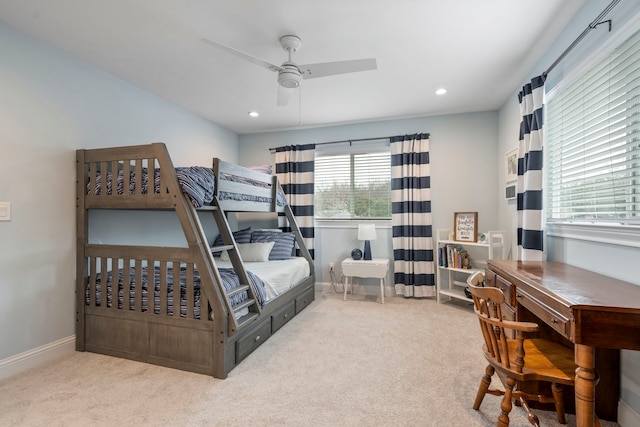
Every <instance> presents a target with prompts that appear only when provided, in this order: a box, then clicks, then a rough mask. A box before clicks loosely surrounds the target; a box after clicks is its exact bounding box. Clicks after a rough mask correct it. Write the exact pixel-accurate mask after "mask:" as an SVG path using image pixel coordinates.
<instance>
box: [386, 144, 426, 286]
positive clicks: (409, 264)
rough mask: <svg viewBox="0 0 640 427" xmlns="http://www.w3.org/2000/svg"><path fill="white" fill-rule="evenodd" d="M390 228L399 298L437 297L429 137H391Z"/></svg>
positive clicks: (395, 281)
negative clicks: (400, 296)
mask: <svg viewBox="0 0 640 427" xmlns="http://www.w3.org/2000/svg"><path fill="white" fill-rule="evenodd" d="M390 149H391V212H392V213H391V225H392V229H393V267H394V283H395V290H396V295H402V296H405V297H432V296H435V295H436V288H435V283H436V281H435V275H434V271H435V270H434V263H433V237H432V236H433V234H432V227H431V177H430V174H431V173H430V165H429V134H415V135H404V136H395V137H392V138H391V146H390Z"/></svg>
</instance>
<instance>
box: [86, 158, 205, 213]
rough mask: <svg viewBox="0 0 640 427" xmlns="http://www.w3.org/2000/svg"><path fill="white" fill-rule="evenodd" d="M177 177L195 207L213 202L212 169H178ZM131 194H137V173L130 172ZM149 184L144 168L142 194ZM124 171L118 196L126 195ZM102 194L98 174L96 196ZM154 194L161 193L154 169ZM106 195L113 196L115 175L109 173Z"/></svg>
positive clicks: (100, 180) (119, 180)
mask: <svg viewBox="0 0 640 427" xmlns="http://www.w3.org/2000/svg"><path fill="white" fill-rule="evenodd" d="M175 170H176V175H177V177H178V182H179V184H180V187H181V188H182V191H183V192H184V193H185V194H186V195H187V196H188V197H189V199H190V200H191V203H192V204H193V206H194V207H196V208H199V207H201V206H203V205H205V204H207V203H211V201H212V200H213V191H214V183H215V175H214V174H213V170H212V169H211V168H205V167H202V166H190V167H180V168H176V169H175ZM129 174H130V177H129V194H135V193H136V181H135V177H136V172H135V171H130V172H129ZM148 182H149V172H148V169H147V168H142V191H141V193H142V194H147V191H148ZM124 186H125V185H124V171H123V170H119V171H118V177H117V178H116V192H117V194H123V193H124ZM91 188H92V186H91V183H89V184H87V194H90V193H91ZM101 192H102V176H101V174H100V173H99V172H98V174H97V175H96V183H95V194H96V196H98V195H100V193H101ZM153 192H154V193H156V194H159V193H160V169H158V168H156V169H154V173H153ZM106 194H108V195H111V194H113V174H112V172H108V173H107V179H106Z"/></svg>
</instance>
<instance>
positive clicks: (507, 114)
mask: <svg viewBox="0 0 640 427" xmlns="http://www.w3.org/2000/svg"><path fill="white" fill-rule="evenodd" d="M608 3H609V2H602V1H598V0H588V1H587V2H586V3H585V5H584V7H583V8H582V9H581V10H580V11H579V12H578V14H577V15H576V16H575V17H574V18H573V20H572V21H571V23H570V24H569V25H568V26H567V27H566V29H565V30H564V31H563V33H562V34H561V35H560V36H559V37H558V39H557V40H556V41H555V42H554V44H553V45H552V46H551V48H550V49H549V50H548V51H547V52H546V53H545V55H544V56H543V57H542V59H541V60H540V61H539V63H538V64H537V65H536V66H535V67H534V68H533V69H532V70H531V73H530V78H531V77H534V76H536V75H539V74H541V73H542V72H543V71H545V70H546V69H547V67H548V66H549V65H551V63H552V62H553V61H554V60H555V59H556V58H557V57H558V56H559V55H560V54H561V53H562V52H563V51H564V50H565V49H566V48H567V47H568V46H569V45H570V44H571V43H572V42H573V40H574V39H575V38H576V37H577V36H578V35H579V34H581V33H582V31H583V30H584V29H585V28H587V26H588V25H589V24H590V23H591V22H592V21H593V20H594V19H595V18H596V17H597V16H598V15H599V14H600V12H602V10H603V9H604V8H605V6H606V5H607V4H608ZM639 12H640V2H638V1H637V0H622V1H621V2H620V3H619V4H618V5H617V6H616V7H615V9H614V10H613V12H612V13H611V14H610V15H609V16H607V17H606V18H605V19H609V18H612V19H613V25H614V31H615V29H616V28H621V27H623V26H624V25H625V24H626V23H627V22H628V21H629V19H631V18H632V17H633V16H634V15H635V14H637V13H639ZM610 36H611V34H609V33H608V32H607V25H601V26H599V27H598V28H597V29H596V30H593V31H591V32H590V33H589V35H587V37H586V38H585V39H584V41H583V42H581V44H580V45H578V48H576V49H575V50H574V51H573V52H572V53H571V54H570V55H569V56H568V57H567V58H566V59H565V60H563V61H562V62H561V63H560V64H559V65H558V67H557V68H556V69H554V70H552V71H551V72H550V73H549V77H548V79H547V82H548V84H552V85H553V84H555V83H557V81H558V80H560V79H561V78H562V76H563V74H564V73H566V72H570V71H571V70H572V67H574V66H576V64H578V63H579V62H580V60H581V59H583V58H584V57H585V55H588V54H589V53H590V52H592V51H593V50H594V49H597V48H598V46H599V45H601V44H602V43H603V42H605V41H606V39H607V38H608V37H610ZM524 83H525V82H524V81H523V82H522V84H524ZM518 91H519V88H516V90H515V91H514V94H513V96H512V97H511V98H509V99H508V100H507V102H506V103H505V105H504V106H503V107H502V108H501V109H500V111H499V141H500V142H499V152H500V153H505V152H507V151H509V150H510V149H512V148H515V147H517V144H518V133H519V127H518V122H519V117H518V116H519V115H520V114H519V107H518V102H517V98H516V95H517V92H518ZM499 169H500V172H499V176H498V179H499V181H500V186H501V187H504V167H503V166H501V167H500V168H499ZM499 222H500V227H501V228H505V229H508V230H512V231H513V230H515V228H516V205H515V202H514V201H513V202H512V201H510V202H508V203H507V202H506V201H504V200H501V201H499ZM546 250H547V258H548V259H549V260H555V261H561V262H565V263H567V264H571V265H575V266H577V267H580V268H584V269H587V270H592V271H596V272H598V273H601V274H605V275H608V276H612V277H615V278H619V279H622V280H626V281H629V282H632V283H634V284H637V285H640V278H638V274H637V268H636V263H637V260H638V259H640V249H638V248H631V247H628V246H616V245H612V244H602V243H595V242H588V241H585V240H574V239H568V238H559V237H556V238H551V237H548V238H547V239H546ZM603 286H604V284H603ZM638 367H640V352H637V351H623V352H622V379H621V380H622V390H621V398H622V400H623V401H624V402H625V403H626V404H628V405H629V406H630V407H631V408H633V409H634V410H635V411H636V412H638V413H640V369H638Z"/></svg>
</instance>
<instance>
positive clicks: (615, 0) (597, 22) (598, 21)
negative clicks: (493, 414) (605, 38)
mask: <svg viewBox="0 0 640 427" xmlns="http://www.w3.org/2000/svg"><path fill="white" fill-rule="evenodd" d="M619 2H620V0H613V1H612V2H611V3H609V6H607V7H606V9H605V10H603V11H602V13H600V15H598V17H597V18H596V19H594V20H593V22H592V23H591V24H589V25H588V26H587V28H585V30H584V31H583V32H582V34H580V35H579V36H578V38H577V39H575V40H574V41H573V43H571V44H570V45H569V47H568V48H566V49H565V51H564V52H562V54H561V55H560V56H559V57H558V59H556V60H555V61H553V64H551V65H550V66H549V68H547V71H545V72H544V73H542V75H543V76H544V77H546V76H547V75H548V74H549V73H550V72H551V70H553V69H554V68H555V66H556V65H558V63H559V62H560V61H562V60H563V59H564V57H565V56H567V54H568V53H569V52H571V51H572V50H573V48H574V47H576V46H577V45H578V43H580V42H581V41H582V39H583V38H585V36H586V35H587V34H588V33H589V31H591V30H593V29H594V28H596V27H597V26H598V25H600V24H604V23H605V22H608V23H609V31H611V20H610V19H609V20H608V21H603V20H602V18H604V17H605V16H607V14H608V13H609V12H611V9H613V8H614V7H616V5H617V4H618V3H619Z"/></svg>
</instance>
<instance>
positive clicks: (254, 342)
mask: <svg viewBox="0 0 640 427" xmlns="http://www.w3.org/2000/svg"><path fill="white" fill-rule="evenodd" d="M270 336H271V317H269V318H267V319H265V320H264V321H263V322H262V323H261V324H260V325H259V326H257V327H256V328H255V329H253V330H252V331H251V332H249V333H248V334H247V335H245V336H244V337H242V338H240V339H239V340H238V341H236V363H240V362H241V361H242V360H243V359H244V358H245V357H247V356H248V355H250V354H251V352H252V351H253V350H255V349H256V348H258V347H260V345H261V344H262V343H263V342H265V341H266V340H267V339H269V337H270Z"/></svg>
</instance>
